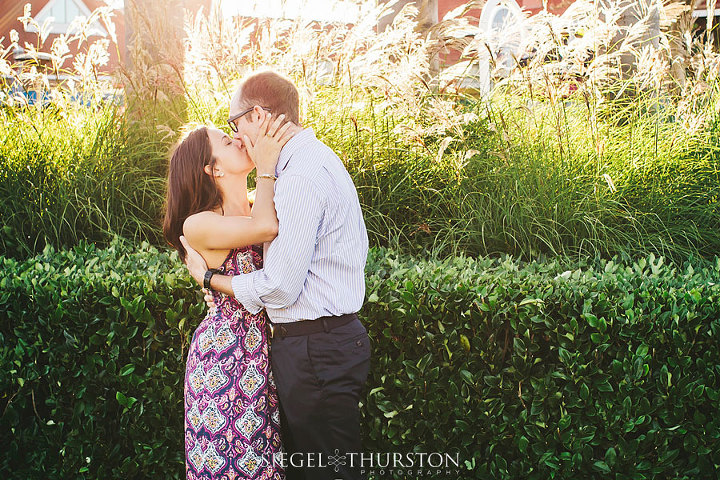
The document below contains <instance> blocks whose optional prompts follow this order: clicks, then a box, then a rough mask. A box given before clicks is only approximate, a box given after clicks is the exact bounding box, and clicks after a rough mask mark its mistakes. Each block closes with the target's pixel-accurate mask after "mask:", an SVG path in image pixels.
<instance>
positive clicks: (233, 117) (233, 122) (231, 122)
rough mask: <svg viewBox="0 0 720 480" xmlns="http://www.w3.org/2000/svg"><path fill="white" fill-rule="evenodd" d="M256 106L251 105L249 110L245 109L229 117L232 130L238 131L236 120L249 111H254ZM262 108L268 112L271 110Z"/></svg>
mask: <svg viewBox="0 0 720 480" xmlns="http://www.w3.org/2000/svg"><path fill="white" fill-rule="evenodd" d="M254 108H255V107H250V108H248V109H247V110H244V111H242V112H240V113H238V114H237V115H233V116H232V117H230V118H228V120H227V122H228V125H230V130H232V131H233V132H235V133H237V131H238V128H237V124H236V123H235V122H236V121H237V120H238V119H239V118H240V117H242V116H243V115H247V114H248V113H250V112H252V111H253V109H254ZM262 109H263V110H265V111H266V112H270V109H269V108H265V107H262Z"/></svg>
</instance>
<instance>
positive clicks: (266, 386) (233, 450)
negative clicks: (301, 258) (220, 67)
mask: <svg viewBox="0 0 720 480" xmlns="http://www.w3.org/2000/svg"><path fill="white" fill-rule="evenodd" d="M283 118H284V116H283V115H281V116H279V117H278V118H277V119H276V120H275V121H273V122H272V123H270V122H271V117H270V115H266V118H265V120H264V122H263V124H262V127H261V130H260V136H259V137H258V140H257V141H256V142H255V143H254V144H253V143H251V142H250V140H249V139H248V138H247V137H245V138H244V141H243V142H239V141H237V140H233V139H231V138H230V137H229V136H227V135H226V134H224V133H223V132H222V131H220V130H216V129H209V128H207V127H202V128H198V129H196V130H194V131H192V132H191V133H190V134H189V135H188V136H187V137H186V138H185V139H184V140H182V141H181V142H180V143H179V144H178V145H177V147H176V148H175V150H174V152H173V155H172V158H171V160H170V168H169V173H168V193H167V211H166V216H165V222H164V225H163V230H164V233H165V237H166V239H167V240H168V242H169V243H170V244H171V245H173V246H174V247H175V248H176V249H177V250H178V252H179V253H180V256H181V257H182V258H183V260H184V258H185V249H184V248H183V246H182V244H181V243H180V240H179V238H180V236H181V235H185V237H186V238H187V240H188V241H189V243H190V244H191V245H192V247H193V248H194V249H196V250H198V251H199V252H200V253H201V254H202V256H203V257H204V258H205V260H206V261H207V264H208V266H209V268H216V269H218V272H219V273H228V274H238V273H247V272H250V271H253V270H254V269H256V268H261V266H262V265H261V263H262V258H261V256H260V250H259V249H257V248H254V247H253V246H254V245H261V244H262V243H263V242H266V241H270V240H272V239H273V238H274V237H275V236H276V234H277V229H278V220H277V217H276V215H275V207H274V204H273V188H274V185H273V181H274V173H275V166H276V164H277V160H278V157H279V154H280V150H281V148H282V146H283V145H284V144H285V143H286V142H287V141H288V140H289V138H290V137H291V136H292V133H291V130H289V127H290V125H291V124H290V123H285V125H282V126H281V124H282V120H283ZM256 166H257V189H256V192H255V203H254V205H253V206H252V208H251V207H250V203H249V202H248V199H247V198H248V196H247V176H248V174H249V173H250V172H251V171H252V169H253V168H255V167H256ZM213 297H214V302H215V308H213V309H211V310H210V311H208V314H207V316H206V317H205V318H204V319H203V320H202V322H201V323H200V325H199V326H198V328H197V329H196V330H195V332H194V334H193V338H192V341H191V343H190V349H189V351H188V358H187V365H186V368H185V465H186V473H187V478H188V479H193V480H195V479H220V478H223V479H235V478H248V479H263V480H265V479H284V472H283V471H282V469H281V468H280V467H279V465H277V464H276V462H273V455H274V454H275V453H278V452H279V451H280V425H279V411H278V399H277V393H276V391H275V384H274V381H273V378H272V372H271V370H270V362H269V359H268V345H267V337H266V321H267V319H266V317H265V313H264V312H261V313H259V314H257V315H253V314H250V313H249V312H247V310H245V309H244V308H243V306H242V305H241V304H239V303H238V302H237V301H236V300H235V299H234V298H230V297H228V296H225V295H223V294H220V293H213Z"/></svg>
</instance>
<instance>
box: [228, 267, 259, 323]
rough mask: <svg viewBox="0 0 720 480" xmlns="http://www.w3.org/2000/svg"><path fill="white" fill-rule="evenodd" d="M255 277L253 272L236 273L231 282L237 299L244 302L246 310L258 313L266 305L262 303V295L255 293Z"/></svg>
mask: <svg viewBox="0 0 720 480" xmlns="http://www.w3.org/2000/svg"><path fill="white" fill-rule="evenodd" d="M253 277H254V275H252V274H243V275H235V276H233V277H232V280H231V281H230V284H231V285H232V290H233V294H234V295H235V300H237V301H238V302H240V303H242V305H243V307H245V310H247V311H248V312H250V313H252V314H256V313H259V312H260V310H262V309H263V308H264V307H265V305H264V304H263V303H262V300H260V297H259V296H257V295H256V294H255V289H254V288H253Z"/></svg>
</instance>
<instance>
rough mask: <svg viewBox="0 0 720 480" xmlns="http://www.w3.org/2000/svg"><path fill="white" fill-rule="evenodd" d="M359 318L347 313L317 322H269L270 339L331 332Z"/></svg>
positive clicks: (317, 320)
mask: <svg viewBox="0 0 720 480" xmlns="http://www.w3.org/2000/svg"><path fill="white" fill-rule="evenodd" d="M356 318H358V317H357V314H356V313H346V314H345V315H340V316H337V317H335V316H327V317H320V318H316V319H315V320H298V321H297V322H288V323H272V322H270V321H269V320H268V322H267V325H268V337H270V338H274V337H279V338H283V337H299V336H302V335H311V334H313V333H320V332H330V331H331V330H332V329H334V328H337V327H341V326H343V325H345V324H347V323H350V322H352V321H353V320H355V319H356Z"/></svg>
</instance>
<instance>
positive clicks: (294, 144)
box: [275, 128, 315, 175]
mask: <svg viewBox="0 0 720 480" xmlns="http://www.w3.org/2000/svg"><path fill="white" fill-rule="evenodd" d="M313 140H315V132H313V129H312V128H306V129H304V130H302V131H300V132H298V133H296V134H295V136H294V137H292V138H291V139H290V140H288V142H287V143H286V144H285V146H284V147H283V148H282V150H280V158H279V159H278V163H277V167H275V174H276V175H279V174H280V173H281V172H282V171H283V170H285V169H286V168H287V165H288V162H290V158H291V157H292V156H293V155H294V154H295V152H297V151H298V150H300V149H301V148H303V147H304V146H305V145H307V144H308V143H309V142H311V141H313Z"/></svg>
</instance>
